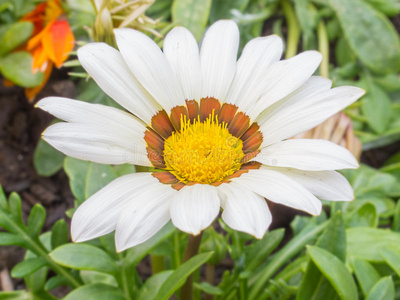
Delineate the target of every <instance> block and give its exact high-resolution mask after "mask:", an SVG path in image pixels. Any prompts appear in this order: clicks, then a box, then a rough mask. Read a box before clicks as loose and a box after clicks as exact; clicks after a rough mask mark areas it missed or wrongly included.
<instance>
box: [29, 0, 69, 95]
mask: <svg viewBox="0 0 400 300" xmlns="http://www.w3.org/2000/svg"><path fill="white" fill-rule="evenodd" d="M22 20H23V21H29V22H32V23H33V25H34V30H33V34H32V37H31V38H30V39H29V41H28V43H27V45H26V50H27V51H29V52H30V53H31V54H32V57H33V64H32V72H33V73H35V72H37V71H38V70H40V71H41V72H44V74H45V76H44V80H43V82H42V83H41V84H40V85H39V86H37V87H34V88H28V89H25V95H26V97H27V98H28V100H29V101H33V100H34V98H35V97H36V95H37V94H38V93H39V92H40V91H41V90H42V88H43V87H44V86H45V84H46V83H47V80H48V79H49V77H50V74H51V71H52V69H53V65H55V66H56V67H57V68H59V67H61V65H62V64H63V63H64V61H66V60H67V58H68V56H69V53H70V52H71V51H72V50H73V49H74V42H75V38H74V35H73V33H72V30H71V27H70V26H69V24H68V21H67V20H66V16H65V14H64V10H63V9H62V6H61V2H60V0H47V1H46V2H44V3H41V4H39V5H37V6H36V8H35V9H34V10H33V11H32V12H30V13H28V14H26V15H25V16H24V17H23V18H22Z"/></svg>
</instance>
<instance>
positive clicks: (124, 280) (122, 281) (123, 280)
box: [118, 253, 133, 300]
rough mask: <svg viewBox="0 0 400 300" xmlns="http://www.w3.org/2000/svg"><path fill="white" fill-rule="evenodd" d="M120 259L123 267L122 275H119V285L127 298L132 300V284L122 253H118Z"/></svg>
mask: <svg viewBox="0 0 400 300" xmlns="http://www.w3.org/2000/svg"><path fill="white" fill-rule="evenodd" d="M118 258H119V261H120V266H121V273H120V274H119V276H118V277H119V278H118V281H119V285H120V286H121V287H122V289H123V291H124V294H125V297H126V299H127V300H131V299H133V298H132V294H131V288H130V284H129V282H128V276H127V269H126V263H125V260H124V255H123V254H122V253H118Z"/></svg>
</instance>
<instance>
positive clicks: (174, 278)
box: [154, 252, 213, 300]
mask: <svg viewBox="0 0 400 300" xmlns="http://www.w3.org/2000/svg"><path fill="white" fill-rule="evenodd" d="M212 255H213V252H208V253H201V254H198V255H196V256H194V257H192V258H191V259H189V260H188V261H187V262H185V263H184V264H182V265H180V266H179V267H178V268H177V269H176V270H175V271H174V272H173V273H172V274H171V275H170V276H169V277H168V279H167V280H166V281H165V282H164V283H163V285H162V286H161V288H160V289H159V290H158V293H157V295H156V296H155V298H154V299H155V300H167V299H169V297H171V296H172V294H173V293H174V292H175V291H177V290H178V289H179V288H180V287H181V286H182V285H183V284H184V283H185V281H186V279H187V278H188V277H189V276H190V274H192V273H193V272H194V271H195V270H197V269H198V268H200V266H201V265H203V264H204V263H206V262H207V261H208V260H209V259H210V257H211V256H212Z"/></svg>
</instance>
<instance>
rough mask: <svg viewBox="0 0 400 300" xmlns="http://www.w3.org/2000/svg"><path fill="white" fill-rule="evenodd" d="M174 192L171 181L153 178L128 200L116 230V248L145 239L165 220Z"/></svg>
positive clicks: (119, 250)
mask: <svg viewBox="0 0 400 300" xmlns="http://www.w3.org/2000/svg"><path fill="white" fill-rule="evenodd" d="M175 193H178V192H177V191H176V190H174V189H173V188H172V187H171V186H170V185H165V184H162V183H160V182H154V184H152V185H151V186H150V185H149V186H147V187H146V189H143V190H142V191H141V193H140V194H138V195H137V196H136V197H135V198H134V199H132V200H131V201H130V202H129V203H128V204H127V206H126V208H125V211H124V212H123V213H122V215H121V216H120V218H119V219H118V223H117V229H116V231H115V244H116V247H117V251H118V252H121V251H123V250H125V249H127V248H130V247H133V246H136V245H138V244H141V243H143V242H145V241H147V240H148V239H149V238H151V237H152V236H153V235H155V234H156V233H157V232H158V231H159V230H160V229H161V228H162V227H163V226H164V225H165V224H167V223H168V221H169V220H170V217H169V207H170V203H171V197H173V195H175Z"/></svg>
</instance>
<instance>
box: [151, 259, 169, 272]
mask: <svg viewBox="0 0 400 300" xmlns="http://www.w3.org/2000/svg"><path fill="white" fill-rule="evenodd" d="M150 262H151V270H152V273H153V275H154V274H157V273H160V272H162V271H164V270H165V262H164V257H163V256H161V255H150Z"/></svg>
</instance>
